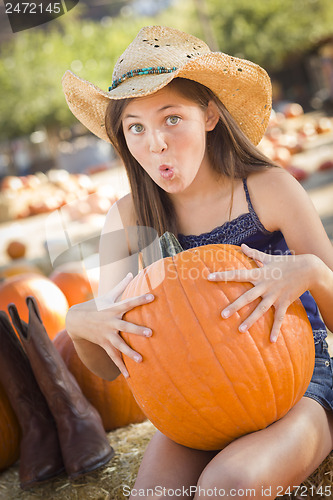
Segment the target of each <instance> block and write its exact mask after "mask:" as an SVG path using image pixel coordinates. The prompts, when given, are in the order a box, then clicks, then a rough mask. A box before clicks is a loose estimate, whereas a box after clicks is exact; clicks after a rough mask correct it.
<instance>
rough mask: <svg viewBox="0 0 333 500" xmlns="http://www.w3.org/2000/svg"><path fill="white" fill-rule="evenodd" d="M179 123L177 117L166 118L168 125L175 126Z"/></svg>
mask: <svg viewBox="0 0 333 500" xmlns="http://www.w3.org/2000/svg"><path fill="white" fill-rule="evenodd" d="M179 121H180V118H179V116H175V115H172V116H168V118H167V122H168V123H169V125H177V123H179Z"/></svg>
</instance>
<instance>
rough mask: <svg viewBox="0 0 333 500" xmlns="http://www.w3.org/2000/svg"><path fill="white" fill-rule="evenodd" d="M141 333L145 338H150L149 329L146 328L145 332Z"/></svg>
mask: <svg viewBox="0 0 333 500" xmlns="http://www.w3.org/2000/svg"><path fill="white" fill-rule="evenodd" d="M143 333H144V334H145V336H146V337H151V335H152V333H153V332H152V331H151V330H149V328H146V330H143Z"/></svg>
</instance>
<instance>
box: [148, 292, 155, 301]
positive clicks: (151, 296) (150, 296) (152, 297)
mask: <svg viewBox="0 0 333 500" xmlns="http://www.w3.org/2000/svg"><path fill="white" fill-rule="evenodd" d="M146 300H154V295H152V294H151V293H148V294H147V295H146Z"/></svg>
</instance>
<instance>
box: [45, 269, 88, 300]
mask: <svg viewBox="0 0 333 500" xmlns="http://www.w3.org/2000/svg"><path fill="white" fill-rule="evenodd" d="M49 278H50V280H51V281H53V283H55V284H56V285H57V286H58V287H59V288H60V290H61V291H62V292H63V294H64V295H65V297H66V299H67V302H68V305H69V307H71V306H73V305H75V304H80V303H81V302H86V301H87V300H90V299H93V298H94V293H96V292H97V287H96V288H95V290H94V291H93V290H92V287H91V284H90V282H89V279H88V277H87V275H86V274H85V273H84V272H78V271H69V270H68V271H63V270H59V271H57V270H55V271H53V272H52V273H51V274H50V276H49Z"/></svg>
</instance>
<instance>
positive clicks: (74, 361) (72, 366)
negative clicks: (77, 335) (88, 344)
mask: <svg viewBox="0 0 333 500" xmlns="http://www.w3.org/2000/svg"><path fill="white" fill-rule="evenodd" d="M53 343H54V345H55V347H56V348H57V349H58V351H59V353H60V355H61V356H62V358H63V360H64V361H65V363H66V365H67V367H68V369H69V371H70V372H71V373H72V374H73V375H74V377H75V378H76V380H77V382H78V384H79V386H80V387H81V390H82V392H83V394H84V395H85V396H86V398H87V399H88V400H89V401H90V403H91V404H92V405H93V406H94V407H95V408H96V409H97V410H98V412H99V414H100V415H101V418H102V421H103V425H104V428H105V430H106V431H112V430H114V429H117V428H118V427H124V426H125V425H129V424H135V423H139V422H143V421H144V420H145V419H146V417H145V415H144V414H143V412H142V411H141V409H140V408H139V406H138V405H137V403H136V401H135V399H134V397H133V395H132V393H131V390H130V389H129V387H128V385H127V383H126V381H125V379H124V377H123V376H122V375H119V376H118V377H117V378H116V379H115V380H112V381H111V382H109V381H107V380H103V379H102V378H100V377H98V376H97V375H95V374H94V373H92V372H91V371H90V370H89V369H88V368H87V367H86V366H85V365H84V364H83V363H82V361H81V360H80V358H79V356H78V355H77V353H76V350H75V347H74V344H73V341H72V339H71V338H70V336H69V335H68V333H67V331H66V330H62V331H61V332H59V333H58V335H57V336H56V337H55V339H54V340H53Z"/></svg>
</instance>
